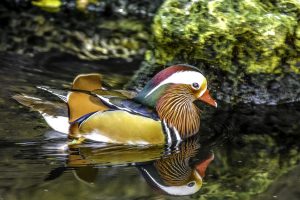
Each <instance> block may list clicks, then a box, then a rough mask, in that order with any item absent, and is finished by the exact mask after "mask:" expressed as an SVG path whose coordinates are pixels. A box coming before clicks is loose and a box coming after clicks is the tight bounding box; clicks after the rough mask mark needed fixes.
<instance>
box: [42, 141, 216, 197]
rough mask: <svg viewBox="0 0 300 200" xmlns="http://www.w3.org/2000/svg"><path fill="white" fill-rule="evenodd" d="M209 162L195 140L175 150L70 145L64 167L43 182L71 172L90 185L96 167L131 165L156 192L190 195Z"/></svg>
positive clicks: (206, 152) (208, 152) (197, 187)
mask: <svg viewBox="0 0 300 200" xmlns="http://www.w3.org/2000/svg"><path fill="white" fill-rule="evenodd" d="M213 159H214V154H213V153H212V151H211V150H210V148H209V147H202V146H201V144H200V142H199V138H197V137H192V138H189V139H188V140H186V141H183V142H181V143H180V144H178V145H177V146H175V147H158V146H148V147H147V146H142V147H139V146H136V147H134V146H124V145H112V146H111V145H109V146H107V145H106V146H100V147H99V146H98V147H97V146H95V144H91V145H89V144H85V145H82V144H81V145H73V146H71V147H70V148H69V154H68V159H67V162H66V167H63V168H60V169H54V170H53V171H52V172H51V173H50V174H49V176H48V177H47V179H46V180H53V179H55V178H57V177H58V176H59V175H61V174H62V172H63V171H65V170H72V171H73V172H74V175H75V177H76V178H77V179H78V180H79V181H83V182H84V183H88V184H94V183H95V182H96V180H97V177H99V176H101V174H100V172H99V168H103V167H105V168H106V167H116V166H117V167H124V166H126V167H128V166H131V167H136V168H137V169H138V170H139V171H140V173H141V175H142V176H143V177H144V179H145V180H146V182H147V183H148V184H149V185H150V186H151V187H152V188H153V189H155V190H156V191H158V192H160V193H164V194H168V195H176V196H181V195H191V194H194V193H196V192H197V191H199V190H200V189H201V187H202V181H203V177H204V176H205V171H206V169H207V167H208V165H209V164H210V163H211V161H212V160H213Z"/></svg>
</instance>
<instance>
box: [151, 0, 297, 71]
mask: <svg viewBox="0 0 300 200" xmlns="http://www.w3.org/2000/svg"><path fill="white" fill-rule="evenodd" d="M299 14H300V2H299V1H296V0H294V1H293V0H290V1H285V0H277V1H275V2H274V1H263V2H261V1H257V0H248V1H230V0H218V1H208V0H202V1H192V2H190V1H188V0H179V1H177V0H167V1H165V3H164V4H163V5H162V7H161V9H160V10H159V12H158V14H157V15H156V16H155V18H154V23H153V26H152V29H153V34H154V46H155V48H156V50H155V53H154V56H155V59H156V61H157V63H158V64H166V63H168V62H172V61H174V60H176V59H177V60H178V59H179V60H184V61H187V62H188V61H191V60H201V61H203V62H205V63H207V64H211V65H217V66H218V67H219V68H220V69H222V70H225V71H228V72H236V71H245V72H246V73H281V72H283V71H284V70H283V68H286V65H288V63H286V62H285V60H286V58H289V59H290V60H293V59H296V58H297V57H299V53H300V48H299V46H300V45H299V35H300V34H299V32H300V31H299V26H298V24H297V22H298V16H299ZM297 26H298V27H297ZM297 38H298V39H297ZM287 41H289V42H287ZM288 67H289V68H290V71H293V72H297V70H294V67H292V66H291V65H289V66H288ZM241 69H243V70H241Z"/></svg>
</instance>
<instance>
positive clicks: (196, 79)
mask: <svg viewBox="0 0 300 200" xmlns="http://www.w3.org/2000/svg"><path fill="white" fill-rule="evenodd" d="M204 80H205V77H204V76H203V75H202V74H201V73H200V72H195V71H181V72H176V73H174V74H172V75H171V76H170V77H168V78H167V79H165V80H164V81H162V82H161V83H160V84H159V85H157V86H156V87H154V88H153V89H152V90H151V91H150V92H149V93H148V94H147V95H146V96H145V97H147V96H149V95H150V94H152V93H153V92H154V91H155V90H156V89H157V88H159V87H160V86H162V85H165V84H168V83H181V84H192V83H198V84H199V85H202V83H203V81H204Z"/></svg>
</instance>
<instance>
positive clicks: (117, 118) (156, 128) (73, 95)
mask: <svg viewBox="0 0 300 200" xmlns="http://www.w3.org/2000/svg"><path fill="white" fill-rule="evenodd" d="M48 91H49V92H51V93H53V94H55V95H57V96H59V97H60V98H61V99H62V100H64V101H65V104H66V105H67V106H66V107H67V109H68V116H64V121H66V119H68V120H67V121H68V123H60V124H59V125H60V127H56V124H51V122H50V120H47V118H46V117H45V113H44V111H41V109H36V110H38V111H40V112H41V113H42V114H43V116H44V117H45V119H46V121H47V122H48V123H49V125H50V126H51V127H52V128H54V129H55V130H65V129H66V127H67V129H68V131H67V132H68V134H69V136H70V137H71V138H76V139H78V141H83V140H84V139H91V140H95V141H99V142H108V143H119V144H134V145H139V144H153V145H162V144H166V143H168V144H171V143H172V142H173V141H180V140H183V139H186V138H188V137H190V136H192V135H194V134H196V133H197V132H198V131H199V128H200V110H199V108H198V107H197V106H196V105H195V104H194V101H196V100H202V101H204V102H206V103H208V104H210V105H212V106H215V107H216V106H217V104H216V102H215V101H214V100H213V99H212V98H211V96H210V95H209V92H208V90H207V81H206V79H205V77H204V76H203V75H202V74H201V73H200V72H199V71H198V70H197V69H196V68H194V67H192V66H189V65H174V66H171V67H168V68H166V69H164V70H162V71H161V72H159V73H158V74H156V75H155V76H154V77H153V78H152V79H151V80H150V81H149V82H148V83H147V84H146V86H145V87H144V89H142V90H141V91H140V92H139V93H138V94H137V95H134V96H133V95H132V94H131V93H128V92H126V91H107V90H106V89H105V88H103V87H102V85H101V76H100V75H99V74H84V75H79V76H77V77H76V78H75V79H74V81H73V85H72V90H71V91H70V92H69V93H68V94H67V96H63V95H61V94H60V93H58V92H57V91H53V90H48ZM14 98H15V99H16V100H17V101H19V102H20V103H22V104H25V105H27V106H30V107H33V106H34V105H35V102H34V99H32V100H31V101H33V102H31V103H29V104H28V101H30V100H29V99H28V98H27V99H26V98H25V97H24V96H23V97H21V96H15V97H14ZM24 98H25V100H26V101H27V103H24ZM40 104H42V103H41V102H40ZM45 106H46V105H45ZM48 106H49V104H48ZM39 107H41V105H40V106H39ZM56 109H57V108H56ZM44 110H45V109H44ZM48 110H49V109H48ZM46 115H47V113H46ZM47 116H50V114H48V115H47ZM59 117H61V116H59ZM56 118H57V116H56ZM52 119H55V116H54V117H53V116H52ZM52 121H53V122H54V123H57V122H55V120H52ZM56 121H57V120H56ZM61 126H65V127H63V128H62V127H61Z"/></svg>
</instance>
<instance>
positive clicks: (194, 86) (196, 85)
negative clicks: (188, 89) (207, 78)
mask: <svg viewBox="0 0 300 200" xmlns="http://www.w3.org/2000/svg"><path fill="white" fill-rule="evenodd" d="M192 87H193V88H194V89H195V90H198V89H199V88H200V85H199V83H196V82H195V83H193V84H192Z"/></svg>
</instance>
